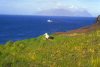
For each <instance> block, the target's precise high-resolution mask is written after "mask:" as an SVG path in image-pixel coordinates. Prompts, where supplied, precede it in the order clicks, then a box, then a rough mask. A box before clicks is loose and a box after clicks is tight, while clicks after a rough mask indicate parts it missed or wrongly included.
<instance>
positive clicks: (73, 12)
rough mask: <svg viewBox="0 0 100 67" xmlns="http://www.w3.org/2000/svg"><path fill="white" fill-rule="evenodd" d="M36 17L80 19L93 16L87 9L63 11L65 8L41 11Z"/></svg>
mask: <svg viewBox="0 0 100 67" xmlns="http://www.w3.org/2000/svg"><path fill="white" fill-rule="evenodd" d="M36 15H42V16H79V17H91V16H92V15H91V14H90V13H89V12H88V11H87V10H85V9H79V8H78V9H75V10H74V9H73V10H72V9H63V8H56V9H48V10H41V11H38V12H37V13H36Z"/></svg>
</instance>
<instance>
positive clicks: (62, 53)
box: [0, 30, 100, 67]
mask: <svg viewBox="0 0 100 67" xmlns="http://www.w3.org/2000/svg"><path fill="white" fill-rule="evenodd" d="M52 36H54V40H45V38H44V36H39V37H37V38H32V39H27V40H19V41H16V42H7V43H6V44H5V45H4V46H0V67H99V66H100V30H99V31H96V32H91V33H87V34H79V35H78V34H70V35H54V34H53V35H52Z"/></svg>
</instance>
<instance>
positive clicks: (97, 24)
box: [55, 15, 100, 35]
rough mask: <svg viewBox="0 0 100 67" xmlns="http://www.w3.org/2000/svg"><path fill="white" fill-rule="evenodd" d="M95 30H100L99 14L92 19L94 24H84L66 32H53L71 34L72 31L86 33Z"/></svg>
mask: <svg viewBox="0 0 100 67" xmlns="http://www.w3.org/2000/svg"><path fill="white" fill-rule="evenodd" d="M96 30H100V15H99V16H98V17H97V18H96V20H95V21H94V24H92V25H90V26H85V27H82V28H79V29H77V30H70V31H68V32H56V33H55V34H57V35H59V34H73V33H77V34H80V33H88V32H93V31H96Z"/></svg>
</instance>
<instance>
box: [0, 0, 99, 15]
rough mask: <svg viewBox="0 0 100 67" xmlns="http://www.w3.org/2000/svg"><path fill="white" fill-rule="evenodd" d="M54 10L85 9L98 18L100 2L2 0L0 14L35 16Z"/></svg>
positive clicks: (86, 0)
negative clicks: (41, 12) (44, 11)
mask: <svg viewBox="0 0 100 67" xmlns="http://www.w3.org/2000/svg"><path fill="white" fill-rule="evenodd" d="M52 8H64V9H67V8H72V9H73V10H74V9H75V8H83V9H86V10H87V11H88V12H90V13H91V14H92V15H93V16H97V15H99V14H100V0H0V14H11V15H34V14H35V13H36V12H38V11H41V10H47V9H52Z"/></svg>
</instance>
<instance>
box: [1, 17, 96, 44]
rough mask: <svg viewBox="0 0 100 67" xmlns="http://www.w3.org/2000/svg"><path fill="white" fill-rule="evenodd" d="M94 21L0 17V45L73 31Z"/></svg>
mask: <svg viewBox="0 0 100 67" xmlns="http://www.w3.org/2000/svg"><path fill="white" fill-rule="evenodd" d="M47 20H52V22H51V23H49V22H47ZM94 20H95V17H66V16H59V17H58V16H24V15H23V16H20V15H0V44H4V43H6V42H7V41H9V40H12V41H16V40H24V39H27V38H35V37H38V36H40V35H43V34H44V33H45V32H48V33H49V34H52V33H54V32H65V31H69V30H75V29H77V28H80V27H83V26H88V25H91V24H93V23H94Z"/></svg>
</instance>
